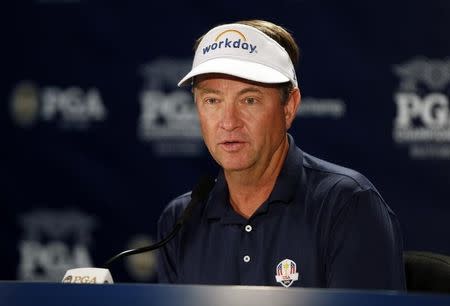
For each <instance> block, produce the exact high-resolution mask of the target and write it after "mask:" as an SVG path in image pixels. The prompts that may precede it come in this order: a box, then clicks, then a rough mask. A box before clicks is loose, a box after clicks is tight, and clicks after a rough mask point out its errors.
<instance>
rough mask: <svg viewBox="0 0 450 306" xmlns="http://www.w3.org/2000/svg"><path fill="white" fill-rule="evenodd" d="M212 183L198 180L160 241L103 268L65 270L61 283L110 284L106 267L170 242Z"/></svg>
mask: <svg viewBox="0 0 450 306" xmlns="http://www.w3.org/2000/svg"><path fill="white" fill-rule="evenodd" d="M214 183H215V180H214V179H213V178H212V177H210V176H204V177H202V178H201V179H200V181H199V182H198V183H197V185H196V186H195V187H194V189H193V190H192V193H191V201H190V202H189V204H188V205H187V206H186V208H185V209H184V211H183V214H182V215H181V217H180V218H179V219H178V221H177V223H176V224H175V226H174V227H173V229H172V231H171V232H170V233H169V234H168V235H167V236H166V237H165V238H164V239H162V240H161V241H159V242H157V243H155V244H152V245H149V246H145V247H141V248H136V249H131V250H127V251H123V252H121V253H119V254H117V255H115V256H113V257H111V258H110V259H109V260H108V261H106V262H105V264H104V265H103V267H104V268H75V269H70V270H67V272H66V274H65V275H64V277H63V280H62V282H63V283H77V284H112V283H113V279H112V276H111V273H110V272H109V270H108V267H109V266H110V265H111V264H112V263H113V262H115V261H116V260H118V259H120V258H123V257H126V256H130V255H134V254H140V253H145V252H149V251H153V250H156V249H158V248H160V247H162V246H164V245H165V244H166V243H168V242H169V241H170V240H172V238H173V237H175V235H176V234H177V233H178V231H179V230H180V229H181V227H182V226H183V225H184V223H185V222H186V220H188V219H189V217H190V216H191V214H192V211H193V209H194V208H195V207H196V206H197V205H198V204H199V203H201V202H202V201H203V200H205V199H206V198H207V197H208V195H209V192H210V191H211V189H212V188H213V186H214Z"/></svg>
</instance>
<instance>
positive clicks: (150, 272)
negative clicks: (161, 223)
mask: <svg viewBox="0 0 450 306" xmlns="http://www.w3.org/2000/svg"><path fill="white" fill-rule="evenodd" d="M153 243H154V241H153V239H152V238H151V237H150V236H148V235H145V234H137V235H135V236H133V237H132V238H131V239H130V241H129V242H128V244H127V246H126V248H127V249H135V248H140V247H144V246H148V245H152V244H153ZM125 269H126V271H127V272H128V274H129V276H130V277H131V278H132V279H133V280H136V281H139V282H148V281H152V280H153V278H154V277H155V274H156V273H155V272H156V251H152V252H145V253H141V254H136V255H132V256H128V257H127V258H125Z"/></svg>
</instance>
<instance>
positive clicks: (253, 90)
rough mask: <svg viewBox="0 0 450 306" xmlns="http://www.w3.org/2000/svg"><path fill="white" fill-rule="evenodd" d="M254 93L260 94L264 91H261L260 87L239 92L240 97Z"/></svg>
mask: <svg viewBox="0 0 450 306" xmlns="http://www.w3.org/2000/svg"><path fill="white" fill-rule="evenodd" d="M252 92H254V93H260V94H262V93H263V92H262V90H261V89H259V88H258V87H246V88H244V89H241V90H240V91H239V92H238V95H243V94H246V93H252Z"/></svg>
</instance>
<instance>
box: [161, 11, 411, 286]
mask: <svg viewBox="0 0 450 306" xmlns="http://www.w3.org/2000/svg"><path fill="white" fill-rule="evenodd" d="M297 59H298V47H297V45H296V44H295V42H294V40H293V38H292V37H291V35H290V34H289V33H288V32H287V31H286V30H285V29H283V28H282V27H279V26H277V25H275V24H272V23H270V22H266V21H261V20H252V21H242V22H238V23H234V24H227V25H222V26H218V27H215V28H213V29H212V30H210V31H209V32H208V33H206V34H205V35H204V36H203V37H201V38H200V39H199V40H198V41H197V46H196V53H195V58H194V62H193V67H192V70H191V71H190V72H189V73H188V74H187V75H186V76H185V77H184V78H183V79H182V80H181V81H180V83H179V85H185V84H189V83H190V84H192V86H193V95H194V99H195V103H196V107H197V110H198V114H199V118H200V124H201V130H202V134H203V138H204V141H205V144H206V146H207V147H208V150H209V152H210V153H211V155H212V157H213V158H214V159H215V160H216V162H217V163H218V164H219V165H220V166H221V168H222V171H221V172H220V173H219V175H218V177H217V180H216V183H215V186H214V187H213V189H212V191H211V192H210V194H209V197H208V199H207V201H205V203H201V205H199V206H198V207H197V208H196V210H195V211H194V212H193V214H192V216H191V218H190V220H189V222H188V223H187V224H186V225H185V226H184V227H183V228H182V230H181V232H180V233H179V234H178V235H177V236H176V237H175V238H174V239H173V240H172V241H171V242H169V244H167V245H166V246H165V247H164V248H163V249H162V250H161V251H160V255H159V256H160V257H159V259H160V262H159V266H158V274H159V279H160V281H161V282H173V283H191V284H234V285H268V286H284V287H290V286H301V287H335V288H337V287H339V288H378V289H394V290H399V289H404V287H405V281H404V268H403V261H402V241H401V233H400V229H399V224H398V221H397V219H396V217H395V215H394V213H393V212H392V211H391V210H390V208H389V207H388V206H387V205H386V203H385V202H384V200H383V199H382V198H381V196H380V194H379V193H378V191H377V190H376V189H375V187H374V186H373V185H372V184H371V183H370V182H369V181H368V180H367V179H366V178H365V177H364V176H362V175H361V174H359V173H357V172H355V171H353V170H350V169H347V168H343V167H340V166H337V165H334V164H331V163H328V162H325V161H323V160H320V159H318V158H315V157H313V156H311V155H309V154H307V153H305V152H303V151H301V150H300V149H299V148H298V147H297V146H296V145H295V143H294V140H293V138H292V137H291V136H290V135H289V134H287V130H288V129H289V127H290V126H291V124H292V121H293V120H294V118H295V116H296V113H297V109H298V107H299V105H300V90H299V88H298V85H297V79H296V76H295V69H294V64H295V63H296V61H297ZM189 200H190V194H189V193H188V194H185V195H182V196H180V197H178V198H176V199H175V200H173V201H172V202H171V203H170V204H169V205H168V207H167V208H166V209H165V210H164V212H163V214H162V216H161V218H160V221H159V224H158V232H159V237H160V238H161V237H164V236H165V235H166V234H167V233H168V232H169V231H170V230H171V229H172V227H173V226H174V224H175V222H176V221H177V219H178V217H179V216H180V214H181V212H182V211H183V210H184V208H185V207H186V205H187V203H188V202H189Z"/></svg>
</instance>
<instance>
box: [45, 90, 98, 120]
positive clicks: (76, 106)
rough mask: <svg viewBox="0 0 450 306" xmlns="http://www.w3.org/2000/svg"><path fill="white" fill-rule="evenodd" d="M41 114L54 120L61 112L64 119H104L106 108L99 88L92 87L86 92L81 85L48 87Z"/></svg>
mask: <svg viewBox="0 0 450 306" xmlns="http://www.w3.org/2000/svg"><path fill="white" fill-rule="evenodd" d="M41 114H42V117H43V119H44V120H52V119H53V118H54V117H55V116H57V115H58V114H60V115H61V116H62V119H63V121H67V122H86V121H89V120H97V121H99V120H102V119H104V118H105V117H106V109H105V107H104V105H103V102H102V99H101V96H100V92H99V91H98V89H95V88H91V89H89V90H87V91H86V92H85V91H84V90H83V89H81V88H79V87H69V88H67V89H61V88H56V87H46V88H44V89H43V92H42V113H41Z"/></svg>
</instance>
